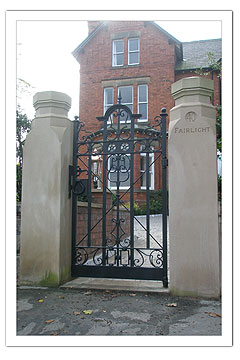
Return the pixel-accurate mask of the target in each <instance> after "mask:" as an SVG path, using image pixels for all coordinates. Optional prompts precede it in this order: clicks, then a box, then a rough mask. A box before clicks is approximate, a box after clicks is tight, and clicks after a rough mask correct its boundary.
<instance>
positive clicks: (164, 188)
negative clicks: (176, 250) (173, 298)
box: [160, 108, 168, 287]
mask: <svg viewBox="0 0 240 360" xmlns="http://www.w3.org/2000/svg"><path fill="white" fill-rule="evenodd" d="M160 116H161V121H162V234H163V286H164V287H168V261H167V256H168V252H167V156H166V154H167V146H166V137H167V132H166V118H167V116H168V115H167V113H166V109H165V108H162V112H161V114H160Z"/></svg>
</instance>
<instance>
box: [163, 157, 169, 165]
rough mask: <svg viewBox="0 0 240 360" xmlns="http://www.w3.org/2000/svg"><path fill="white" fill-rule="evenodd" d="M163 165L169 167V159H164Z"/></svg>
mask: <svg viewBox="0 0 240 360" xmlns="http://www.w3.org/2000/svg"><path fill="white" fill-rule="evenodd" d="M162 165H163V167H167V166H168V159H167V158H165V159H162Z"/></svg>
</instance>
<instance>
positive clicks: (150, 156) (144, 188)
mask: <svg viewBox="0 0 240 360" xmlns="http://www.w3.org/2000/svg"><path fill="white" fill-rule="evenodd" d="M140 151H142V147H141V148H140ZM141 157H146V153H141V154H140V173H141V174H142V173H144V172H145V174H147V173H146V169H145V170H142V169H141ZM149 164H150V169H149V173H150V186H149V190H154V153H149ZM151 164H152V165H151ZM141 189H142V190H146V189H147V187H146V186H141Z"/></svg>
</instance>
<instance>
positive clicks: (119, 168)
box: [116, 95, 122, 266]
mask: <svg viewBox="0 0 240 360" xmlns="http://www.w3.org/2000/svg"><path fill="white" fill-rule="evenodd" d="M120 96H121V95H120ZM120 102H121V98H119V103H120ZM120 119H121V113H120V109H118V111H117V132H116V135H117V141H118V144H117V150H118V152H117V153H116V156H117V182H116V186H117V190H116V201H117V202H116V206H117V219H116V226H117V228H116V230H117V235H116V237H117V238H116V245H117V257H116V258H117V266H119V262H120V258H119V257H120V252H119V246H120V236H119V230H120V217H119V205H120V204H119V198H120V191H119V190H120V172H121V167H120V160H121V155H122V154H121V153H120V151H121V150H120V149H121V145H120V144H121V142H120V137H121V130H120Z"/></svg>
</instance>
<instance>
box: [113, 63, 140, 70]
mask: <svg viewBox="0 0 240 360" xmlns="http://www.w3.org/2000/svg"><path fill="white" fill-rule="evenodd" d="M140 66H141V64H134V65H118V66H111V69H112V70H116V69H127V68H136V67H140Z"/></svg>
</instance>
